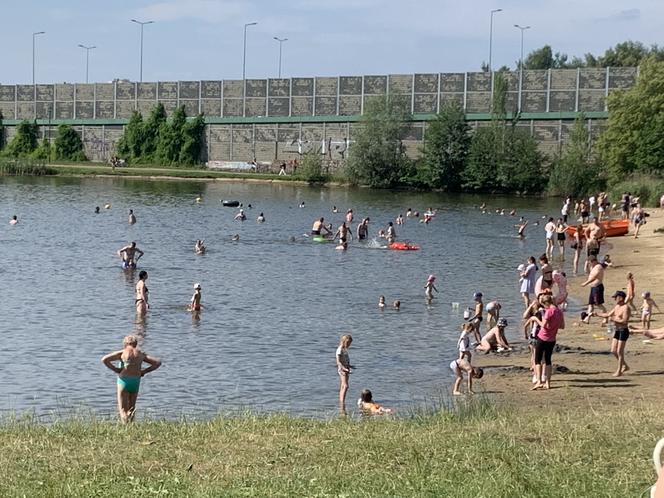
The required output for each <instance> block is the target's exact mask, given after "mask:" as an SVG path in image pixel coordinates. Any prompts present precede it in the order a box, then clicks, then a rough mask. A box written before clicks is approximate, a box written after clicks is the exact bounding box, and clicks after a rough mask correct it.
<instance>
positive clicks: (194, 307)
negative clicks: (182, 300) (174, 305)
mask: <svg viewBox="0 0 664 498" xmlns="http://www.w3.org/2000/svg"><path fill="white" fill-rule="evenodd" d="M201 297H202V296H201V284H194V295H193V296H191V303H190V304H189V307H188V310H189V311H194V312H196V311H201V308H202V307H203V306H202V305H201Z"/></svg>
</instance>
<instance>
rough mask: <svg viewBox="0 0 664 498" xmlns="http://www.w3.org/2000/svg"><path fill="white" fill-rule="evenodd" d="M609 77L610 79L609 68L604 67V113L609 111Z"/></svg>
mask: <svg viewBox="0 0 664 498" xmlns="http://www.w3.org/2000/svg"><path fill="white" fill-rule="evenodd" d="M609 77H610V68H609V67H608V66H607V67H606V82H605V83H604V111H605V112H606V111H608V110H609Z"/></svg>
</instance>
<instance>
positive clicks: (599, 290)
mask: <svg viewBox="0 0 664 498" xmlns="http://www.w3.org/2000/svg"><path fill="white" fill-rule="evenodd" d="M589 263H590V274H589V275H588V279H587V280H586V281H585V282H583V283H582V284H581V287H586V286H588V285H589V286H590V295H589V296H588V311H587V313H582V314H581V315H582V316H581V320H582V321H583V322H584V323H586V324H590V317H591V316H592V315H593V312H594V311H595V307H596V306H597V307H599V308H600V309H601V310H602V311H603V312H604V313H606V308H605V307H604V267H603V266H602V265H601V264H600V262H599V261H597V256H591V257H590V259H589Z"/></svg>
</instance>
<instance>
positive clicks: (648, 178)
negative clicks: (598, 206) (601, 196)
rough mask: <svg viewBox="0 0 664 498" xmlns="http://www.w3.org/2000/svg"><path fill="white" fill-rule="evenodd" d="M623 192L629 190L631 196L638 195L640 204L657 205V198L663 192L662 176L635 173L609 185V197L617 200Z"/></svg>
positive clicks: (663, 180) (645, 205) (646, 205)
mask: <svg viewBox="0 0 664 498" xmlns="http://www.w3.org/2000/svg"><path fill="white" fill-rule="evenodd" d="M623 192H630V193H631V194H632V198H634V197H639V198H640V199H641V205H642V206H644V207H646V208H648V207H659V199H660V196H661V195H662V194H664V177H662V176H656V175H643V174H636V175H633V176H631V177H629V178H627V179H625V180H624V181H622V182H620V183H617V184H615V185H612V186H611V189H610V191H609V195H610V199H612V200H613V202H618V201H619V200H620V196H621V195H622V194H623Z"/></svg>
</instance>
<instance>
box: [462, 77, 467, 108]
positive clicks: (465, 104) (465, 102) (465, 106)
mask: <svg viewBox="0 0 664 498" xmlns="http://www.w3.org/2000/svg"><path fill="white" fill-rule="evenodd" d="M467 108H468V73H463V111H464V112H467V111H466V109H467Z"/></svg>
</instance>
